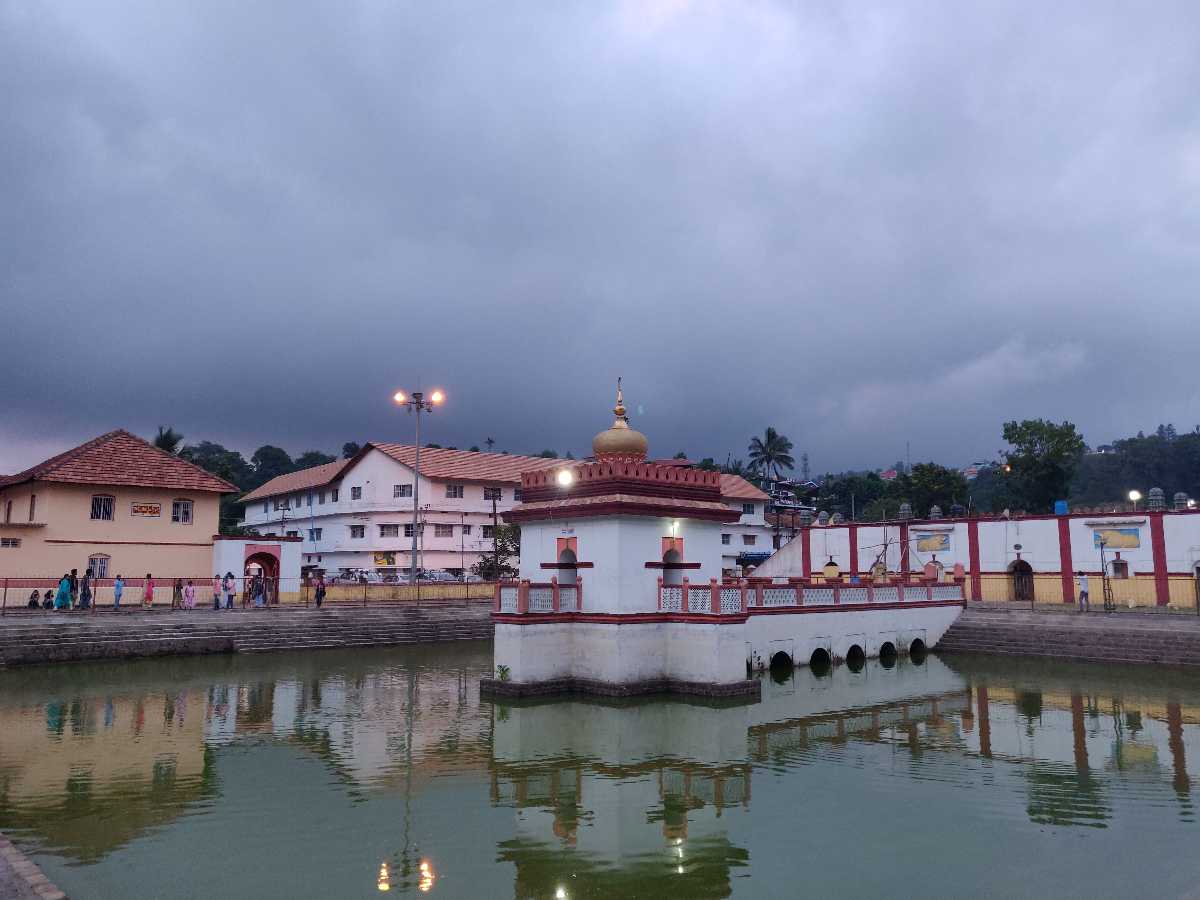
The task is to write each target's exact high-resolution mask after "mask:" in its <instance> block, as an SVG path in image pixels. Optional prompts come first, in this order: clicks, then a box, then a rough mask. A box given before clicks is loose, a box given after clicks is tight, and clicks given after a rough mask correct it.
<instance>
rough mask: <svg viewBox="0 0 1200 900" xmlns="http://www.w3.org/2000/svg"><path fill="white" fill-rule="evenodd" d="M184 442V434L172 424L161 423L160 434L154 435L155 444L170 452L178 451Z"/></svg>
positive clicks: (160, 448)
mask: <svg viewBox="0 0 1200 900" xmlns="http://www.w3.org/2000/svg"><path fill="white" fill-rule="evenodd" d="M182 443H183V435H182V434H180V433H179V432H178V431H176V430H175V429H174V428H172V427H171V426H170V425H159V426H158V434H156V435H155V436H154V446H155V447H157V448H158V449H159V450H166V451H167V452H168V453H172V454H175V453H178V452H179V445H180V444H182Z"/></svg>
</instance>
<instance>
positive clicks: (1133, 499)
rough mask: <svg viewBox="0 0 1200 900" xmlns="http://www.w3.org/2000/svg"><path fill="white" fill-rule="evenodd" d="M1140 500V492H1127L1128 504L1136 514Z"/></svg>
mask: <svg viewBox="0 0 1200 900" xmlns="http://www.w3.org/2000/svg"><path fill="white" fill-rule="evenodd" d="M1141 499H1142V492H1141V491H1138V490H1132V491H1130V492H1129V502H1130V503H1132V504H1133V511H1134V512H1137V505H1138V501H1139V500H1141Z"/></svg>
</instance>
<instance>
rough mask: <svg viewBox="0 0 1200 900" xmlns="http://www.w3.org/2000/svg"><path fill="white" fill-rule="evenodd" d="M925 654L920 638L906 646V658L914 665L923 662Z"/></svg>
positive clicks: (923, 643) (923, 644)
mask: <svg viewBox="0 0 1200 900" xmlns="http://www.w3.org/2000/svg"><path fill="white" fill-rule="evenodd" d="M926 652H927V651H926V649H925V642H924V641H923V640H921V639H920V638H915V639H914V640H913V642H912V643H911V644H909V645H908V658H909V659H911V660H912V662H913V664H914V665H918V666H919V665H921V664H922V663H924V662H925V654H926Z"/></svg>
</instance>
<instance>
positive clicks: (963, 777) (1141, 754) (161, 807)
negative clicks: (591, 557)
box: [0, 645, 1200, 897]
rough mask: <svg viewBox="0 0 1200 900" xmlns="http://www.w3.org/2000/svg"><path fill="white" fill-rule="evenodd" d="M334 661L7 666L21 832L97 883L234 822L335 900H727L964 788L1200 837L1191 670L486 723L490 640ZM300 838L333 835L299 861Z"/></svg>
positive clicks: (969, 670) (994, 669) (0, 695)
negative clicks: (778, 870)
mask: <svg viewBox="0 0 1200 900" xmlns="http://www.w3.org/2000/svg"><path fill="white" fill-rule="evenodd" d="M335 656H336V658H335ZM335 656H326V657H324V658H322V657H320V656H308V657H301V656H287V657H266V658H258V659H244V658H232V659H229V658H226V659H208V660H178V661H171V662H169V663H164V662H145V663H137V664H127V665H98V666H89V667H76V668H72V669H41V670H34V669H28V670H18V671H13V672H6V673H3V675H2V676H0V678H2V681H0V828H2V829H3V830H5V831H6V832H9V833H11V835H12V836H13V837H14V838H15V839H17V840H18V841H19V842H21V843H22V844H23V845H25V846H27V847H30V848H31V849H33V850H34V851H35V853H36V854H40V857H39V858H40V859H42V860H43V861H45V860H50V861H51V867H53V860H54V859H60V860H62V861H63V863H73V864H85V865H87V866H88V867H90V868H91V870H92V876H90V877H96V876H103V875H104V873H105V872H107V871H108V869H109V868H112V869H113V870H114V871H115V870H117V869H125V868H128V861H129V859H130V858H131V857H137V854H138V853H139V852H143V851H142V848H143V847H149V846H151V844H150V843H147V842H152V843H153V844H163V843H164V842H166V843H167V844H168V845H169V844H170V842H171V841H174V840H177V841H180V842H183V843H181V845H180V846H182V847H186V846H187V845H186V840H187V838H186V834H187V833H188V828H195V827H197V826H196V825H195V824H193V825H189V826H187V827H185V825H186V823H188V822H192V823H196V822H203V821H205V820H207V819H212V820H213V827H217V828H218V829H220V828H222V827H224V826H223V825H222V823H223V821H224V818H223V817H227V818H228V819H229V820H230V821H235V822H237V823H239V824H237V825H236V828H237V829H241V830H240V831H239V832H238V834H239V837H238V845H239V846H240V845H243V844H245V843H247V838H246V837H245V836H244V834H245V829H246V828H247V827H249V828H250V829H251V834H252V836H253V840H252V841H251V843H256V846H258V847H259V848H260V849H259V852H260V854H261V857H260V858H257V859H256V861H255V864H254V865H255V867H256V868H260V869H262V870H263V871H262V872H261V873H260V874H259V875H258V877H260V878H261V885H265V886H266V887H265V888H263V887H262V886H261V885H260V886H259V887H258V888H257V889H258V890H259V891H260V893H261V894H262V895H264V896H271V895H273V893H272V891H271V889H270V886H271V885H272V884H276V883H277V884H279V885H281V886H282V885H291V888H290V889H292V890H295V884H296V883H297V880H298V879H301V878H302V873H301V872H299V871H297V867H300V869H303V867H304V866H305V865H313V866H314V867H316V869H315V870H314V872H310V873H304V874H303V880H302V881H300V883H303V884H307V883H309V882H313V883H320V884H321V885H322V887H323V889H325V890H329V891H334V892H336V891H337V890H338V888H337V887H336V886H337V885H338V884H344V883H345V880H346V879H352V880H353V881H354V883H358V882H359V881H361V884H362V887H363V891H366V890H368V889H369V890H370V891H371V892H376V893H377V892H378V891H380V890H384V889H386V890H388V891H392V892H396V893H404V892H409V891H411V892H416V893H429V894H431V895H432V894H437V893H438V892H442V891H444V892H445V893H446V894H447V895H456V894H457V893H461V892H462V891H463V890H464V879H465V880H478V879H479V878H487V879H488V882H489V884H491V885H492V889H491V892H492V893H497V892H498V893H500V894H501V895H506V894H509V893H511V894H513V895H515V896H520V897H526V896H528V897H542V896H545V897H553V896H556V895H558V894H559V892H560V891H561V892H563V895H565V896H572V897H578V896H633V895H648V894H659V893H666V892H670V893H674V894H677V895H680V896H698V897H706V896H708V897H720V896H727V895H729V894H730V893H731V892H733V890H734V888H735V885H736V883H737V879H739V878H744V877H750V878H752V879H753V878H756V877H762V876H760V875H759V873H760V872H764V871H770V870H772V868H773V867H776V866H778V865H779V858H780V857H781V856H783V857H785V858H786V856H787V855H788V854H790V853H801V854H802V853H805V852H816V851H815V850H814V849H813V848H812V847H809V848H807V849H805V848H803V847H801V846H799V845H797V846H796V847H795V849H793V848H792V845H791V844H790V843H789V840H790V838H789V834H790V832H789V829H790V828H792V827H793V823H795V827H801V828H803V827H809V828H812V827H814V823H807V825H805V824H804V823H806V822H807V819H806V817H808V816H819V817H821V821H820V824H819V826H817V827H820V828H821V829H822V830H823V832H826V831H827V832H832V833H836V832H837V831H838V830H839V829H840V828H851V829H854V830H855V833H858V834H862V835H863V839H869V838H870V834H871V829H872V828H882V827H884V826H883V825H882V824H881V823H882V821H885V820H880V819H879V817H871V816H864V811H863V809H861V808H859V809H847V812H846V814H847V819H846V821H845V822H844V823H839V822H838V821H836V820H832V821H831V820H830V819H829V816H830V810H836V809H838V808H839V804H840V803H843V802H844V803H845V804H846V805H847V806H848V807H850V806H854V805H857V806H858V807H863V806H864V805H869V804H872V803H875V802H880V803H898V804H921V803H924V802H925V801H926V799H927V798H936V797H943V798H944V797H945V796H958V797H963V796H966V795H963V794H962V792H963V791H969V792H970V794H969V799H970V802H971V803H973V804H982V807H981V809H980V810H979V811H978V812H979V815H980V816H984V815H986V816H987V817H989V818H988V821H992V822H994V821H1000V822H1007V821H1014V822H1023V823H1024V824H1025V827H1026V828H1029V827H1031V826H1037V827H1038V828H1045V827H1055V828H1067V829H1070V830H1073V831H1078V830H1079V829H1080V828H1083V829H1084V830H1085V831H1094V830H1096V829H1100V830H1104V829H1106V828H1108V826H1110V825H1111V824H1113V823H1117V822H1121V821H1122V820H1123V819H1124V820H1128V821H1129V822H1130V823H1136V827H1137V829H1138V830H1139V831H1147V830H1148V829H1149V830H1150V831H1152V830H1153V829H1154V828H1166V827H1168V826H1169V825H1170V823H1171V822H1172V821H1174V822H1176V823H1185V824H1189V825H1190V824H1191V823H1193V822H1194V814H1193V808H1192V802H1191V778H1190V776H1189V774H1188V765H1187V763H1188V759H1189V756H1190V757H1191V758H1193V759H1195V758H1196V754H1197V753H1200V683H1198V682H1197V681H1196V679H1195V678H1194V677H1191V676H1187V675H1179V674H1176V675H1175V676H1173V677H1172V678H1171V679H1169V680H1165V681H1164V680H1161V676H1159V675H1156V674H1155V673H1152V672H1148V671H1147V670H1144V669H1143V670H1121V669H1114V668H1113V667H1099V666H1086V665H1072V666H1066V667H1064V666H1056V665H1053V664H1039V663H1031V662H1021V663H1014V662H1011V661H1005V660H998V659H996V660H986V659H982V658H956V657H948V658H947V660H946V661H942V660H940V659H938V658H936V657H933V656H931V657H929V658H927V659H925V660H908V659H901V660H899V661H896V662H894V663H892V664H891V665H890V666H885V665H884V664H881V663H877V662H873V663H868V664H867V665H865V666H862V667H860V668H858V669H857V670H853V669H851V668H850V667H848V666H842V667H838V668H835V669H833V670H832V671H830V672H827V673H823V674H822V673H817V672H814V671H813V670H811V669H808V668H802V669H798V670H796V671H794V672H792V673H789V674H788V675H787V676H786V677H782V678H781V679H780V680H778V681H777V680H774V679H771V678H768V679H766V680H765V681H764V684H763V692H762V701H761V702H760V703H758V704H753V705H737V706H724V707H723V706H719V705H704V704H699V703H694V702H686V701H683V700H671V701H654V700H641V701H637V702H624V703H618V702H612V701H603V700H600V699H597V698H589V699H587V700H582V699H581V700H567V701H555V702H547V703H531V702H521V703H505V704H497V705H495V706H493V705H491V704H487V703H484V704H481V703H480V700H479V696H478V690H477V687H476V685H477V682H478V678H479V677H480V673H481V672H486V671H487V669H488V667H489V666H490V662H491V660H490V650H489V648H488V647H487V646H486V645H479V646H472V647H466V646H464V647H456V648H450V649H449V650H444V651H443V652H434V651H431V650H429V649H428V648H426V649H419V650H413V651H403V652H381V653H374V652H372V653H365V654H359V655H355V656H349V655H340V654H338V655H335ZM85 669H86V672H87V676H88V677H86V678H81V677H78V673H81V672H84V671H85ZM168 685H169V686H168ZM318 773H323V774H318ZM944 786H946V787H948V788H949V792H950V793H946V792H944V791H943V787H944ZM953 792H958V793H957V794H955V793H953ZM876 797H878V798H879V799H878V800H875V799H872V798H876ZM289 803H291V804H293V805H294V806H296V807H297V808H298V809H300V810H301V811H302V815H301V817H300V820H298V821H290V820H289V819H290V817H289V815H288V813H287V810H288V808H289V805H288V804H289ZM313 810H318V811H319V813H320V815H319V816H318V817H316V818H315V819H314V821H312V822H311V823H309V822H306V821H305V820H306V819H308V818H313V816H314V814H313ZM818 810H820V812H817V811H818ZM867 811H869V810H867ZM238 816H240V817H242V818H240V819H239V818H237V817H238ZM263 816H268V817H270V818H271V819H272V825H271V827H270V828H266V827H262V826H261V825H260V824H259V819H261V818H262V817H263ZM781 817H783V820H782V821H781ZM893 821H894V819H893ZM247 823H254V824H250V825H247ZM285 825H286V828H285V827H284V826H285ZM305 827H310V828H311V834H314V835H320V836H321V837H320V843H313V842H312V841H307V842H305V841H304V840H303V839H300V840H301V843H303V844H304V845H305V846H304V849H303V851H302V852H299V853H293V854H291V855H290V856H287V857H284V856H283V855H281V854H280V852H279V850H278V848H277V844H278V843H279V842H281V841H284V840H292V841H293V842H294V841H295V840H296V838H295V837H294V834H295V833H297V832H298V831H299V830H302V829H303V828H305ZM928 827H932V826H928ZM947 827H951V828H952V827H953V826H952V825H948V826H947ZM259 828H261V829H262V830H261V833H259V832H258V831H255V830H254V829H259ZM1034 830H1035V831H1036V830H1037V829H1034ZM823 832H822V833H823ZM792 836H793V837H794V835H792ZM177 852H179V851H177ZM182 852H186V851H182ZM277 857H278V858H277ZM110 862H111V863H112V866H111V867H110V866H109V863H110ZM63 871H65V872H66V874H65V875H64V877H63V880H64V881H65V882H68V883H69V882H70V877H71V876H70V872H69V871H68V870H63ZM114 877H116V876H114ZM196 877H197V878H201V879H203V878H204V877H205V876H204V874H203V872H201V873H200V874H198V875H197V876H196ZM322 879H324V881H322ZM101 881H103V878H101ZM498 886H499V887H498ZM213 889H214V890H215V889H216V888H215V887H214V888H213ZM160 893H163V895H164V896H170V891H169V890H168V889H166V888H163V890H162V891H160ZM351 893H361V892H358V891H357V889H356V891H352V892H351ZM278 895H279V896H284V895H285V892H284V891H283V889H282V887H281V888H280V891H279V892H278ZM364 895H365V894H364Z"/></svg>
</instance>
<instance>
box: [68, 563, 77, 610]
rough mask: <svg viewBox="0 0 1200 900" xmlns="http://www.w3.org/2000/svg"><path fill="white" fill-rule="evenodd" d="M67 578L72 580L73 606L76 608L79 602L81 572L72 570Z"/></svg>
mask: <svg viewBox="0 0 1200 900" xmlns="http://www.w3.org/2000/svg"><path fill="white" fill-rule="evenodd" d="M67 577H68V578H70V579H71V605H72V606H74V605H75V604H76V603H78V602H79V570H78V569H72V570H71V574H70V575H68V576H67Z"/></svg>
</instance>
